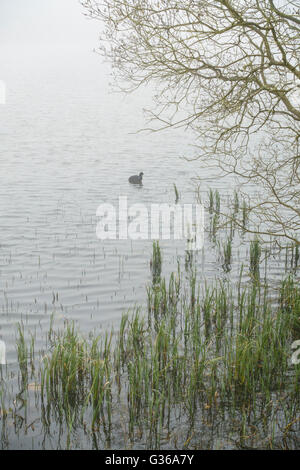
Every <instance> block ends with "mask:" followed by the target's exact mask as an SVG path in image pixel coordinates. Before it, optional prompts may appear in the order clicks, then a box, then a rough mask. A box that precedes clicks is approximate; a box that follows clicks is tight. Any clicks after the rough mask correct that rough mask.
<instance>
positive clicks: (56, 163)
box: [0, 48, 281, 364]
mask: <svg viewBox="0 0 300 470" xmlns="http://www.w3.org/2000/svg"><path fill="white" fill-rule="evenodd" d="M0 53H1V62H3V64H4V67H3V69H2V70H1V73H2V77H0V78H2V79H3V80H5V81H6V84H7V95H8V96H7V104H6V105H4V106H1V107H0V134H1V135H0V142H1V152H0V165H1V172H0V221H1V236H0V283H1V284H0V285H1V287H0V338H1V339H2V340H4V341H5V342H6V344H7V353H8V354H7V360H8V363H9V364H14V363H15V361H16V354H15V327H16V324H17V323H18V322H20V321H23V322H24V323H25V324H26V325H28V327H29V328H32V329H35V331H37V333H38V334H37V344H39V340H40V339H41V338H42V335H41V334H39V332H40V331H42V330H43V328H45V327H46V328H47V327H48V326H49V320H50V317H51V315H52V314H54V318H55V321H57V322H61V321H63V320H64V319H68V320H75V321H77V322H78V324H79V325H80V327H81V329H82V330H83V331H90V330H91V329H93V328H99V327H101V326H102V327H103V326H107V325H110V324H112V323H117V322H118V320H119V319H120V317H121V315H122V313H123V312H124V311H126V310H128V309H129V308H131V307H133V306H134V305H139V304H142V305H143V304H144V303H145V286H146V284H147V283H148V282H149V281H150V279H151V277H150V274H151V273H150V269H149V260H150V256H151V250H152V242H151V241H135V242H131V241H116V242H111V241H110V242H103V241H99V240H98V239H97V238H96V224H97V218H96V210H97V207H98V205H99V204H100V203H101V202H109V203H113V204H117V200H118V197H119V195H126V196H127V197H128V204H129V205H130V204H133V203H137V202H138V203H144V204H146V205H147V206H149V205H150V204H151V203H153V202H156V203H161V202H167V203H173V202H174V198H175V196H174V189H173V183H176V185H177V187H178V189H179V191H180V193H181V201H182V202H185V203H188V202H194V201H195V191H194V186H193V184H192V182H191V178H193V177H195V176H197V175H199V176H200V177H201V179H202V190H203V191H204V190H205V191H206V190H207V188H208V187H209V186H210V183H209V182H207V183H206V181H205V178H206V175H205V174H203V172H202V171H201V170H200V168H199V167H198V165H197V162H193V163H187V162H186V161H185V160H184V159H183V158H182V157H183V156H186V157H191V156H193V155H194V149H193V144H194V143H195V142H194V138H193V136H192V135H191V134H189V133H188V132H185V131H184V130H172V131H170V132H163V133H155V134H153V133H152V134H150V135H149V133H138V134H137V133H136V131H137V130H139V129H141V128H143V126H145V120H144V116H143V107H145V106H147V105H149V104H150V103H151V91H150V90H141V91H139V92H137V93H136V94H134V95H129V96H124V95H121V94H112V93H111V91H110V90H111V88H110V80H111V78H110V69H109V67H108V65H106V64H103V63H102V60H101V58H99V57H98V56H97V55H96V54H93V53H92V52H90V51H89V50H84V49H83V50H75V49H62V50H59V51H57V50H51V49H49V50H45V49H43V50H42V49H39V48H36V49H34V48H33V49H31V50H30V52H28V50H24V51H22V50H17V49H6V50H4V49H3V50H1V51H0ZM139 171H143V172H144V174H145V176H144V185H143V187H134V186H130V185H129V183H128V176H130V175H131V174H135V173H137V172H139ZM214 187H217V188H218V189H219V190H220V192H221V193H222V194H226V193H228V192H231V191H232V184H230V185H229V184H228V180H220V181H219V182H218V181H217V182H215V183H214ZM162 245H163V255H164V273H165V274H168V273H170V272H171V271H172V270H174V269H176V266H177V259H181V260H182V259H183V258H184V248H185V245H184V243H183V242H176V243H175V242H174V241H170V242H164V243H163V244H162ZM210 248H211V247H209V246H206V247H205V250H204V252H202V253H200V254H198V259H197V263H198V272H199V273H200V276H202V278H204V277H205V278H209V277H211V278H214V277H219V276H222V275H223V274H222V270H221V268H220V263H219V262H218V259H217V256H216V253H215V252H214V251H213V249H212V250H211V251H210ZM272 269H273V271H274V273H275V274H280V273H281V270H280V269H279V267H278V263H277V262H275V261H274V265H273V266H272ZM232 275H238V271H237V272H233V274H232ZM41 341H42V340H41Z"/></svg>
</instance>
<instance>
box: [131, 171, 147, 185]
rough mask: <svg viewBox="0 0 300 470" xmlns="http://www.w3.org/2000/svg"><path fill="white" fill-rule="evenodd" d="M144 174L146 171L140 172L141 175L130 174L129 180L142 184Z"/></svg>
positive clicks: (132, 182)
mask: <svg viewBox="0 0 300 470" xmlns="http://www.w3.org/2000/svg"><path fill="white" fill-rule="evenodd" d="M143 176H144V173H140V174H139V175H133V176H130V178H129V180H128V181H129V183H131V184H142V181H143Z"/></svg>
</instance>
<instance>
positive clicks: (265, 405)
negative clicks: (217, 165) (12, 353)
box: [0, 192, 300, 450]
mask: <svg viewBox="0 0 300 470" xmlns="http://www.w3.org/2000/svg"><path fill="white" fill-rule="evenodd" d="M209 201H210V205H209V208H208V209H209V213H210V227H211V229H210V236H211V237H212V238H214V237H216V235H217V232H218V223H219V217H220V215H219V214H220V197H219V195H218V193H217V192H216V193H213V192H211V193H210V196H209ZM234 211H236V213H238V212H241V217H242V219H243V220H244V221H245V223H246V219H247V214H246V206H245V204H244V203H243V204H239V203H238V198H237V196H236V198H235V205H234ZM232 230H233V227H232V226H231V230H230V233H231V235H232V233H233V232H232ZM219 245H220V253H221V265H222V269H223V271H224V272H225V273H226V272H227V273H228V272H229V271H230V266H231V264H232V259H233V253H232V250H233V249H232V236H230V234H229V237H228V238H227V239H226V240H225V242H223V243H221V242H220V243H219ZM249 258H250V259H249V263H248V264H249V276H248V282H247V283H246V284H245V283H243V282H242V272H243V269H244V268H243V266H241V275H240V278H239V280H238V282H237V283H234V282H232V281H230V280H229V281H228V280H216V281H215V282H214V283H209V284H208V283H204V284H201V285H200V284H199V282H198V281H197V274H196V272H195V270H194V266H193V254H192V253H186V262H185V270H186V272H185V275H184V273H182V271H181V269H180V267H179V265H178V270H177V272H174V273H172V274H171V276H170V277H169V278H168V279H165V278H164V277H163V276H162V265H163V253H162V252H161V248H160V246H159V243H157V242H156V243H154V244H153V255H152V259H151V263H150V265H151V270H152V282H151V283H150V284H149V286H148V287H147V308H146V311H142V310H141V309H139V308H135V309H133V310H132V311H131V312H128V313H126V314H124V315H123V316H122V319H121V320H120V324H119V328H118V330H116V331H115V330H114V329H112V330H111V331H107V332H106V333H105V334H100V335H98V336H97V334H96V333H95V332H93V333H90V335H85V336H83V335H81V333H80V331H79V330H78V329H77V328H76V327H75V324H74V323H73V322H66V324H65V327H64V328H63V329H61V330H56V329H55V328H53V325H52V321H51V325H50V328H49V331H48V332H47V337H46V338H45V340H46V341H45V342H46V349H45V351H36V349H35V337H34V335H31V336H30V339H26V338H27V337H28V335H27V334H26V331H25V328H24V325H23V324H19V326H18V331H17V341H16V348H17V357H18V367H19V370H18V374H17V378H15V379H16V380H15V381H14V385H13V386H11V385H10V381H11V380H12V378H11V376H10V373H9V371H8V369H7V367H2V369H1V375H0V430H1V436H2V439H1V443H2V448H10V446H11V444H10V442H11V439H12V433H14V434H15V435H16V436H18V437H21V436H22V437H24V436H25V437H26V436H27V437H28V439H29V440H30V443H31V444H32V442H33V440H34V439H38V440H39V443H38V444H37V446H38V447H40V448H43V447H45V448H61V449H74V448H94V449H191V450H194V449H223V448H225V449H253V448H257V449H297V448H299V442H300V414H299V411H300V409H299V408H300V364H292V363H291V356H292V353H293V351H292V349H291V345H292V343H293V341H295V340H298V339H300V287H299V283H298V282H297V277H296V274H295V273H296V270H297V266H298V261H299V253H298V248H297V249H296V248H294V249H293V251H292V260H291V261H287V260H286V265H287V264H289V266H292V267H293V269H289V272H288V273H287V274H286V276H285V277H284V278H283V279H282V281H281V282H280V284H279V286H278V289H277V291H276V295H275V297H274V295H270V285H269V284H270V283H268V282H266V279H264V280H263V281H262V280H261V279H260V264H261V263H262V262H263V261H262V248H261V243H260V241H259V240H258V239H256V238H253V240H251V242H250V249H249ZM270 282H271V280H270ZM52 320H53V318H52ZM15 440H16V438H15Z"/></svg>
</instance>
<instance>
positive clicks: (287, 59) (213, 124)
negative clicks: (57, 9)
mask: <svg viewBox="0 0 300 470" xmlns="http://www.w3.org/2000/svg"><path fill="white" fill-rule="evenodd" d="M82 4H83V5H84V6H85V8H86V11H87V14H88V15H89V16H91V17H92V18H95V19H99V20H101V21H102V22H103V23H104V26H105V28H104V32H103V34H102V35H101V46H100V50H101V51H102V53H103V54H104V55H105V56H106V57H107V58H108V59H109V60H110V61H111V63H112V64H113V70H114V72H115V76H116V79H117V80H118V83H119V85H120V87H122V88H123V89H125V90H127V91H129V90H134V89H135V88H137V87H140V86H141V85H144V84H148V83H150V82H154V83H155V86H156V90H157V93H156V97H155V98H156V107H155V108H154V109H153V110H152V111H151V118H152V119H154V120H156V122H159V123H160V125H159V127H160V128H165V127H172V126H186V127H189V128H191V129H193V130H194V131H195V132H196V136H197V139H198V140H197V142H198V153H197V156H196V158H197V159H198V160H199V161H201V162H202V164H203V165H211V164H212V163H213V164H214V165H216V166H217V167H218V168H219V169H220V170H221V171H222V172H223V173H225V174H228V173H231V174H235V175H237V176H238V177H239V180H240V182H241V183H243V184H246V185H248V184H250V185H251V186H252V190H253V189H254V190H255V193H256V198H255V199H254V198H252V201H251V211H252V213H253V216H254V217H255V224H256V228H255V231H257V232H258V233H264V234H265V233H267V234H271V235H273V236H276V237H277V238H278V239H284V240H286V239H289V240H291V241H293V242H296V243H299V231H300V173H299V169H300V167H299V164H300V158H299V157H300V155H299V135H300V132H299V124H300V88H299V87H300V66H299V58H300V34H299V33H300V15H299V6H300V5H299V2H296V1H289V2H286V1H283V0H282V1H273V0H181V1H177V0H136V1H131V0H82ZM151 126H152V128H154V127H155V124H154V123H153V124H152V125H151ZM241 190H242V189H241ZM253 194H254V193H253ZM253 220H254V219H253Z"/></svg>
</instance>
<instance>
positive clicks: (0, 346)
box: [0, 341, 6, 366]
mask: <svg viewBox="0 0 300 470" xmlns="http://www.w3.org/2000/svg"><path fill="white" fill-rule="evenodd" d="M5 352H6V346H5V343H4V341H0V365H2V366H4V365H5V364H6V360H5Z"/></svg>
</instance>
